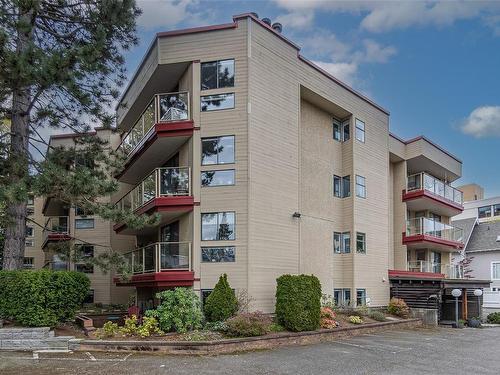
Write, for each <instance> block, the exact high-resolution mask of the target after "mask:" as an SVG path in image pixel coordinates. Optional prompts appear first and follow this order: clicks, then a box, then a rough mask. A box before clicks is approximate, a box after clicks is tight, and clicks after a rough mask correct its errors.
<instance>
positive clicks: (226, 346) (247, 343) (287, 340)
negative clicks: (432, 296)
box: [69, 319, 422, 355]
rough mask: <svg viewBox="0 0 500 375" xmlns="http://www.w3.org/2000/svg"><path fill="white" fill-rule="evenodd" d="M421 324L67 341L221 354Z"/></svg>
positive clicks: (91, 346) (74, 345)
mask: <svg viewBox="0 0 500 375" xmlns="http://www.w3.org/2000/svg"><path fill="white" fill-rule="evenodd" d="M421 325H422V322H421V320H420V319H407V320H400V321H390V322H380V323H371V324H363V325H359V326H352V327H342V328H335V329H330V330H327V329H324V330H319V331H311V332H297V333H295V332H294V333H292V332H283V333H275V334H269V335H266V336H260V337H245V338H235V339H225V340H218V341H159V340H156V341H146V340H143V341H132V340H130V341H118V340H114V341H113V340H78V339H75V340H70V343H69V347H70V349H71V350H82V351H96V350H102V351H122V350H124V351H148V352H161V353H168V354H199V355H202V354H224V353H234V352H241V351H248V350H262V349H273V348H277V347H280V346H290V345H307V344H315V343H319V342H326V341H333V340H338V339H343V338H347V337H351V336H357V335H362V334H368V333H374V332H380V331H386V330H391V329H407V328H415V327H419V326H421Z"/></svg>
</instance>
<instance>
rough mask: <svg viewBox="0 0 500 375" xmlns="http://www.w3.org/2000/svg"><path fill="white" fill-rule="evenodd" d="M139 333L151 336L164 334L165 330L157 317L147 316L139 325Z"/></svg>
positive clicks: (142, 335)
mask: <svg viewBox="0 0 500 375" xmlns="http://www.w3.org/2000/svg"><path fill="white" fill-rule="evenodd" d="M137 333H138V334H139V336H141V337H149V336H151V335H162V334H163V331H162V330H161V329H160V326H159V325H158V321H157V320H156V319H155V318H152V317H148V316H145V317H143V318H142V324H141V325H140V326H139V327H138V329H137Z"/></svg>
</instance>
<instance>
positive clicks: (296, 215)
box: [292, 212, 302, 219]
mask: <svg viewBox="0 0 500 375" xmlns="http://www.w3.org/2000/svg"><path fill="white" fill-rule="evenodd" d="M301 216H302V215H301V213H300V212H294V213H293V215H292V217H295V218H297V219H300V217H301Z"/></svg>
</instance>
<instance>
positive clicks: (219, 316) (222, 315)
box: [203, 274, 238, 322]
mask: <svg viewBox="0 0 500 375" xmlns="http://www.w3.org/2000/svg"><path fill="white" fill-rule="evenodd" d="M203 310H204V312H205V318H206V319H207V320H208V321H209V322H219V321H224V320H226V319H228V318H230V317H232V316H233V315H234V314H236V311H238V300H237V298H236V295H235V293H234V290H232V289H231V287H230V286H229V283H228V281H227V275H226V274H223V275H221V276H220V277H219V281H218V282H217V284H216V285H215V288H214V290H212V292H211V293H210V294H209V295H208V297H207V300H206V301H205V306H204V309H203Z"/></svg>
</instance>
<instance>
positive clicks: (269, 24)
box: [262, 17, 271, 26]
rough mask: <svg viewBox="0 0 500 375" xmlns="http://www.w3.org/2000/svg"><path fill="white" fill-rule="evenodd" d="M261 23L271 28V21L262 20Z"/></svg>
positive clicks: (267, 19)
mask: <svg viewBox="0 0 500 375" xmlns="http://www.w3.org/2000/svg"><path fill="white" fill-rule="evenodd" d="M262 22H264V23H265V24H266V25H267V26H271V20H270V19H269V18H267V17H266V18H263V19H262Z"/></svg>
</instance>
